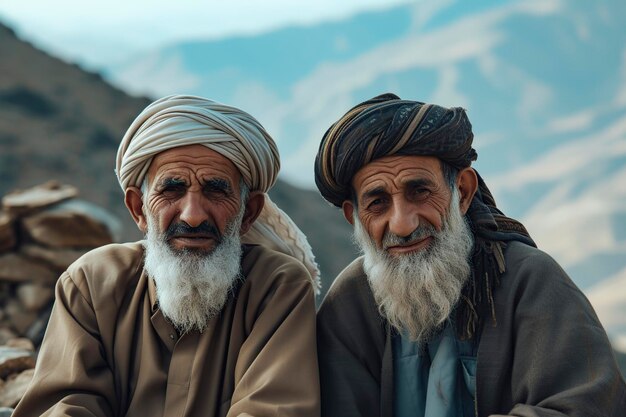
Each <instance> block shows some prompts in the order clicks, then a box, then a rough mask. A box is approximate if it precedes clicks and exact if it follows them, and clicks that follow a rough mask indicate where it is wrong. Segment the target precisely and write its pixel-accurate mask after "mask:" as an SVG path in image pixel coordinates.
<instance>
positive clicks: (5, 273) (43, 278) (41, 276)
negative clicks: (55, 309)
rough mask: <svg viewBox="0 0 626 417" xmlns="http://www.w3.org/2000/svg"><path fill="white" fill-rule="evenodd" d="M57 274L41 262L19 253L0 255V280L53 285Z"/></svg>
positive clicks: (57, 276)
mask: <svg viewBox="0 0 626 417" xmlns="http://www.w3.org/2000/svg"><path fill="white" fill-rule="evenodd" d="M57 278H59V274H58V273H57V272H56V271H53V270H52V269H51V268H50V266H48V265H47V264H45V263H44V262H42V261H39V260H37V259H34V258H29V257H27V256H24V255H22V254H19V253H5V254H2V255H0V280H4V281H10V282H28V281H35V282H41V283H44V284H45V283H47V284H54V283H55V282H56V280H57Z"/></svg>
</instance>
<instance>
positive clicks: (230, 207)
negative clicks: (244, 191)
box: [125, 145, 263, 252]
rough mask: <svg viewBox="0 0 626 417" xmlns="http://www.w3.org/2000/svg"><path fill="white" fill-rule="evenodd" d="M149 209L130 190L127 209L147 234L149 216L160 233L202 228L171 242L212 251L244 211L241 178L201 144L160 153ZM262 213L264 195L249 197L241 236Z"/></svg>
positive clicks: (152, 168) (151, 176) (179, 246)
mask: <svg viewBox="0 0 626 417" xmlns="http://www.w3.org/2000/svg"><path fill="white" fill-rule="evenodd" d="M147 178H148V185H149V187H148V190H147V191H146V192H147V199H146V206H145V207H143V201H142V193H141V190H140V189H139V188H137V187H129V188H128V189H127V190H126V198H125V202H126V206H127V207H128V209H129V211H130V212H131V215H132V216H133V218H134V220H135V222H136V223H137V225H138V226H139V228H140V229H141V230H142V231H143V232H144V233H145V232H146V230H147V227H148V225H147V220H146V216H145V213H146V211H147V212H149V213H152V215H153V216H154V218H155V219H156V222H157V226H158V229H159V230H158V231H159V233H163V232H164V231H167V230H168V228H169V227H170V226H172V225H177V224H182V225H187V226H191V227H198V226H200V225H202V224H205V225H208V226H209V227H208V228H206V229H205V230H204V231H201V232H193V233H191V232H187V233H182V232H181V233H175V234H174V235H173V236H168V241H167V243H168V244H169V245H170V247H171V248H172V249H174V250H182V249H188V250H193V251H204V252H210V251H212V250H213V249H214V248H215V246H216V245H217V244H219V242H220V240H221V237H222V236H223V235H224V233H225V231H226V228H227V226H228V224H229V222H230V221H231V220H232V219H234V218H235V216H236V215H237V213H238V212H239V209H240V204H241V198H240V192H241V190H240V188H239V184H240V180H241V174H240V172H239V170H238V169H237V168H236V167H235V165H234V164H233V163H232V162H231V161H230V160H228V159H227V158H226V157H224V156H222V155H220V154H219V153H217V152H215V151H213V150H211V149H209V148H207V147H205V146H202V145H190V146H183V147H179V148H174V149H170V150H168V151H164V152H162V153H159V154H157V155H156V156H155V157H154V159H153V160H152V163H151V164H150V168H149V170H148V173H147ZM262 208H263V195H262V194H261V193H259V192H253V193H250V197H249V200H248V204H247V205H246V211H245V214H244V219H243V223H242V226H241V230H240V233H241V234H243V233H245V232H247V231H248V229H249V228H250V225H251V224H252V222H253V221H254V220H255V219H256V217H257V216H258V214H259V213H260V211H261V209H262Z"/></svg>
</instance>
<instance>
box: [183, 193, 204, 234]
mask: <svg viewBox="0 0 626 417" xmlns="http://www.w3.org/2000/svg"><path fill="white" fill-rule="evenodd" d="M180 204H181V207H180V216H179V217H180V220H181V221H183V222H185V223H187V224H188V225H189V226H191V227H198V226H199V225H201V224H202V223H203V222H205V221H207V220H209V212H208V210H207V209H206V207H205V204H204V198H203V196H202V195H201V193H195V192H191V191H188V192H187V193H186V194H185V196H184V197H183V198H182V199H181V200H180Z"/></svg>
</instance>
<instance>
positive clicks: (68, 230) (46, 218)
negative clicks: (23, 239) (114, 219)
mask: <svg viewBox="0 0 626 417" xmlns="http://www.w3.org/2000/svg"><path fill="white" fill-rule="evenodd" d="M22 227H23V228H24V230H25V231H26V233H27V234H28V235H29V236H30V237H31V238H32V239H33V240H34V241H35V242H38V243H40V244H42V245H45V246H50V247H53V248H85V247H90V248H93V247H97V246H102V245H106V244H107V243H112V242H113V238H112V237H111V233H110V232H109V229H108V227H107V226H106V225H104V224H103V223H101V222H100V221H97V220H95V219H94V218H93V217H91V216H90V215H88V214H86V213H83V212H81V211H80V210H77V209H75V208H74V207H72V205H69V204H60V205H57V206H54V207H52V208H50V209H48V210H45V211H41V212H38V213H36V214H33V215H31V216H28V217H24V218H22Z"/></svg>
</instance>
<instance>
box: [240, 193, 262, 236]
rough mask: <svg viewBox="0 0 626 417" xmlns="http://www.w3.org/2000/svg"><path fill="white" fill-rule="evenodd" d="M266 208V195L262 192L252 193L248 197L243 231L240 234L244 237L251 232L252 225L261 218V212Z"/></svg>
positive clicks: (242, 222)
mask: <svg viewBox="0 0 626 417" xmlns="http://www.w3.org/2000/svg"><path fill="white" fill-rule="evenodd" d="M263 206H265V194H263V193H262V192H261V191H252V192H251V193H250V195H249V196H248V202H247V203H246V211H245V212H244V214H243V220H242V221H241V229H240V230H239V234H240V235H241V236H243V235H244V234H246V233H247V232H248V230H250V227H252V223H254V221H255V220H256V219H257V217H259V214H261V211H262V210H263Z"/></svg>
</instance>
